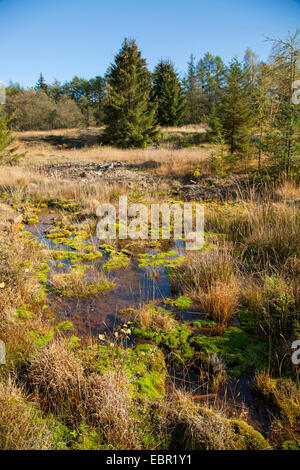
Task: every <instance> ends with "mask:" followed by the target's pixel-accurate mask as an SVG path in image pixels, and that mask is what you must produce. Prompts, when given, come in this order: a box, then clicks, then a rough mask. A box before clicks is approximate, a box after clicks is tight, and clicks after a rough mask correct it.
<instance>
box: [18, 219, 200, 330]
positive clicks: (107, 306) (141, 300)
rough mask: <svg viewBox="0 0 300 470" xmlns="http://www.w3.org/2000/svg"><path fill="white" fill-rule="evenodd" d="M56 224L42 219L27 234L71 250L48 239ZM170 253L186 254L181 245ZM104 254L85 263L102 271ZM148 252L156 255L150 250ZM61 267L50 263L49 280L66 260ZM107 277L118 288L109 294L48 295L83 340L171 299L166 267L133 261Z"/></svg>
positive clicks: (59, 315) (67, 263) (97, 242)
mask: <svg viewBox="0 0 300 470" xmlns="http://www.w3.org/2000/svg"><path fill="white" fill-rule="evenodd" d="M53 222H54V218H53V217H40V219H39V223H38V224H37V225H27V226H26V227H25V230H27V231H30V232H31V233H32V234H33V235H35V236H37V237H38V238H39V240H40V242H41V243H43V244H45V245H47V246H48V247H49V249H50V250H68V249H69V250H71V248H68V247H67V246H65V245H60V244H54V243H53V241H52V240H51V239H49V238H46V237H45V235H46V234H47V232H48V231H49V228H51V226H52V225H53ZM87 242H92V243H95V245H96V246H99V245H101V241H100V240H97V239H96V238H94V239H91V240H87ZM171 249H172V250H175V251H176V253H177V254H176V256H177V255H182V254H184V246H183V244H182V242H177V243H176V244H174V245H173V246H172V247H171ZM100 251H101V250H100ZM101 252H102V254H103V256H102V257H101V258H99V259H97V260H96V261H93V262H90V263H86V264H88V265H93V266H94V267H95V268H96V269H97V270H98V271H101V268H102V266H103V264H104V263H106V262H107V260H108V258H109V255H108V254H107V253H105V252H104V251H101ZM148 252H149V253H151V254H153V251H151V250H148ZM60 263H63V264H64V265H65V269H64V268H57V264H58V262H55V261H53V262H52V261H51V262H50V272H49V276H52V275H53V274H55V273H62V272H67V271H68V269H69V266H70V264H71V263H70V261H68V260H63V261H60ZM105 274H106V275H107V277H108V278H109V279H111V280H112V281H114V283H115V287H114V288H113V289H112V290H110V291H108V292H100V293H99V294H97V295H95V296H91V297H89V298H83V299H82V298H80V299H77V298H66V297H60V296H57V295H54V294H51V293H50V294H48V303H49V305H50V306H51V307H52V308H53V310H55V316H56V317H57V318H58V319H59V320H70V321H72V323H73V324H74V326H75V327H76V330H77V332H78V334H79V335H80V336H88V337H90V336H91V337H97V336H98V335H99V334H100V333H101V334H102V333H107V332H112V331H113V329H114V327H115V325H116V324H121V323H122V322H123V321H124V320H125V318H124V316H120V315H118V312H119V311H120V310H121V309H126V308H135V309H136V308H139V307H142V306H143V305H145V304H147V303H150V302H151V301H157V302H159V301H160V300H163V299H165V298H166V297H170V296H171V285H170V281H169V278H168V276H167V272H166V268H164V267H161V266H155V269H154V268H153V267H143V268H141V267H139V266H138V263H137V261H136V259H134V258H132V259H131V261H130V263H129V265H128V266H127V267H126V268H120V269H116V270H109V271H106V272H105ZM195 314H196V312H193V311H190V316H191V317H192V316H194V315H195ZM188 315H189V312H185V317H187V316H188ZM198 317H199V312H198ZM185 319H186V318H185Z"/></svg>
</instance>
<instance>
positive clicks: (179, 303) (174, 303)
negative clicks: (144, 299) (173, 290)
mask: <svg viewBox="0 0 300 470" xmlns="http://www.w3.org/2000/svg"><path fill="white" fill-rule="evenodd" d="M192 303H193V301H192V300H191V299H190V298H189V297H186V296H184V295H181V296H180V297H178V298H177V299H175V300H173V299H165V300H164V304H166V305H169V306H170V307H172V308H176V309H177V310H186V309H187V308H189V307H190V306H191V304H192Z"/></svg>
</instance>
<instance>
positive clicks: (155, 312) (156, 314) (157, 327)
mask: <svg viewBox="0 0 300 470" xmlns="http://www.w3.org/2000/svg"><path fill="white" fill-rule="evenodd" d="M135 324H136V326H138V327H140V328H142V329H150V330H152V331H155V332H157V333H161V332H164V333H166V332H170V331H172V330H174V329H176V326H177V322H176V320H175V319H174V318H172V316H171V315H170V313H169V312H167V311H166V310H164V309H162V308H155V307H150V306H145V307H144V308H142V309H140V310H139V311H138V312H137V316H136V318H135Z"/></svg>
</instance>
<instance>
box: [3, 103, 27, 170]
mask: <svg viewBox="0 0 300 470" xmlns="http://www.w3.org/2000/svg"><path fill="white" fill-rule="evenodd" d="M0 111H1V106H0ZM12 118H13V116H8V117H7V116H4V117H2V118H0V162H1V163H10V164H12V163H15V162H16V161H18V160H19V159H20V158H21V157H23V156H24V155H25V154H24V153H22V154H20V153H17V150H18V147H15V146H14V141H15V139H14V137H13V135H12V130H10V129H9V127H8V125H9V123H10V122H11V120H12Z"/></svg>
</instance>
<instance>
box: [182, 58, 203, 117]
mask: <svg viewBox="0 0 300 470" xmlns="http://www.w3.org/2000/svg"><path fill="white" fill-rule="evenodd" d="M183 83H184V88H185V98H186V113H185V122H186V124H199V123H200V122H201V120H202V119H203V114H204V109H203V93H202V88H201V84H200V82H199V76H198V74H197V70H196V65H195V57H194V56H193V55H191V57H190V61H189V62H188V73H187V77H186V78H185V79H184V82H183Z"/></svg>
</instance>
